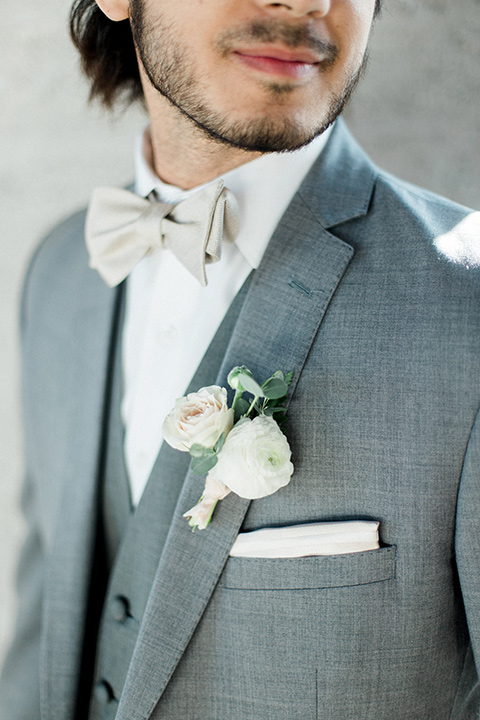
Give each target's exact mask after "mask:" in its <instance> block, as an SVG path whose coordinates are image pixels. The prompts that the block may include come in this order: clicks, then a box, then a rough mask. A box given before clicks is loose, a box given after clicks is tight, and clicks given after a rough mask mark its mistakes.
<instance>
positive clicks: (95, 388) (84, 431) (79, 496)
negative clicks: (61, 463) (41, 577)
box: [41, 271, 120, 720]
mask: <svg viewBox="0 0 480 720" xmlns="http://www.w3.org/2000/svg"><path fill="white" fill-rule="evenodd" d="M83 287H84V296H83V298H82V303H81V304H82V305H83V308H84V309H83V311H82V314H81V315H79V316H78V317H77V321H76V324H75V327H74V332H75V345H76V347H77V348H78V352H77V355H76V357H75V363H74V366H73V367H72V368H65V370H64V372H65V373H68V374H69V379H68V382H67V383H66V384H65V386H66V387H70V388H71V389H72V395H73V394H75V398H76V400H75V406H74V407H73V411H72V407H71V406H70V405H67V407H68V411H69V415H68V418H65V421H66V422H68V423H69V424H70V432H69V438H70V442H69V453H68V460H67V465H66V467H65V468H64V483H63V484H64V490H63V495H62V498H61V503H60V509H59V513H58V522H57V527H56V530H55V536H54V541H53V544H52V552H51V555H50V557H49V560H48V564H47V567H46V583H45V604H44V633H43V638H42V666H41V668H42V687H41V698H42V717H45V718H49V720H70V718H73V717H75V698H76V691H77V684H78V673H79V668H80V666H81V657H82V641H83V633H84V629H85V618H86V614H87V604H88V588H89V585H90V574H91V568H92V562H93V552H94V544H95V539H96V522H97V514H98V502H99V497H98V489H97V475H98V468H99V450H100V447H101V438H102V435H103V419H104V403H105V395H106V393H105V387H106V385H107V378H108V372H109V360H110V356H111V342H112V337H113V335H114V332H115V324H116V322H115V317H116V316H118V306H119V302H118V300H119V298H120V293H119V292H115V291H112V290H109V289H107V288H106V287H105V286H104V284H103V283H101V282H100V283H99V282H98V279H97V277H96V274H95V275H94V274H93V273H91V272H90V271H89V274H88V275H87V276H86V278H85V283H84V286H83ZM112 328H113V331H112Z"/></svg>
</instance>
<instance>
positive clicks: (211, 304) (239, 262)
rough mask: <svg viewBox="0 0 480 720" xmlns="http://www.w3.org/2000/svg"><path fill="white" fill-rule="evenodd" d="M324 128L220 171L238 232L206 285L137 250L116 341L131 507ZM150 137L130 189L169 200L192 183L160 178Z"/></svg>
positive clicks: (139, 150)
mask: <svg viewBox="0 0 480 720" xmlns="http://www.w3.org/2000/svg"><path fill="white" fill-rule="evenodd" d="M329 132H330V130H328V131H327V132H326V133H324V134H323V135H321V136H320V137H318V138H317V139H315V140H314V141H313V142H312V143H310V144H309V145H308V146H307V147H305V148H302V149H301V150H297V151H295V152H292V153H282V154H279V153H272V154H268V155H262V156H261V157H259V158H257V159H256V160H252V161H251V162H249V163H246V164H244V165H241V166H240V167H238V168H235V169H234V170H231V171H230V172H228V173H226V174H225V175H222V179H223V180H224V182H225V186H226V187H227V188H229V189H230V190H231V191H232V192H233V194H234V195H235V197H236V199H237V201H238V205H239V210H240V232H239V235H238V238H237V240H236V242H235V243H234V244H231V243H227V242H224V243H223V245H222V257H221V260H220V261H219V262H218V263H215V264H212V265H207V279H208V285H207V286H206V287H202V286H201V285H200V283H199V282H198V281H197V280H196V279H195V278H194V277H193V276H191V275H190V274H189V273H188V271H187V270H185V268H184V267H183V266H182V265H181V264H180V263H179V261H178V260H177V259H176V258H175V256H174V255H173V254H172V253H171V252H169V251H168V250H167V249H162V250H158V251H156V252H155V253H153V254H152V255H149V256H148V257H146V258H144V259H143V260H142V261H141V262H140V263H139V264H138V265H137V267H136V268H135V269H134V270H133V272H132V273H131V274H130V276H129V278H128V280H127V296H126V315H125V325H124V330H123V345H122V365H123V399H122V420H123V423H124V426H125V446H124V450H125V460H126V466H127V471H128V476H129V481H130V490H131V498H132V503H133V504H134V505H136V504H137V503H138V502H139V500H140V498H141V496H142V493H143V491H144V489H145V485H146V484H147V481H148V478H149V476H150V473H151V470H152V468H153V465H154V463H155V459H156V457H157V455H158V451H159V450H160V447H161V444H162V441H163V438H162V423H163V421H164V419H165V417H166V415H167V414H168V413H169V412H170V410H171V409H172V408H173V406H174V404H175V400H176V399H177V398H178V397H181V396H182V395H184V394H185V389H186V388H187V386H188V384H189V382H190V380H191V378H192V377H193V375H194V373H195V370H196V369H197V366H198V365H199V363H200V361H201V359H202V357H203V355H204V354H205V352H206V350H207V348H208V346H209V345H210V342H211V341H212V339H213V337H214V335H215V333H216V331H217V329H218V327H219V326H220V324H221V322H222V320H223V318H224V316H225V314H226V312H227V310H228V308H229V306H230V304H231V302H232V300H233V299H234V297H235V295H236V294H237V292H238V291H239V290H240V288H241V286H242V285H243V283H244V281H245V280H246V278H247V276H248V275H249V273H250V272H251V270H252V269H255V268H257V267H258V266H259V264H260V261H261V259H262V257H263V254H264V252H265V249H266V247H267V244H268V242H269V240H270V237H271V236H272V234H273V231H274V230H275V228H276V226H277V224H278V222H279V220H280V218H281V217H282V215H283V213H284V212H285V210H286V208H287V207H288V205H289V203H290V201H291V200H292V198H293V196H294V194H295V192H296V191H297V189H298V187H299V186H300V184H301V183H302V181H303V179H304V177H305V176H306V174H307V173H308V171H309V170H310V168H311V166H312V165H313V163H314V162H315V160H316V159H317V157H318V155H319V154H320V152H321V151H322V149H323V147H324V145H325V143H326V140H327V137H328V135H329ZM148 139H149V133H148V130H147V131H145V134H142V135H141V136H140V137H139V138H138V139H137V143H136V153H135V158H136V183H135V192H136V193H137V194H138V195H141V196H143V197H146V196H147V195H149V194H150V193H151V192H152V191H155V193H156V195H157V197H158V199H159V200H162V201H164V202H176V201H179V200H181V199H183V198H184V197H186V196H187V195H189V194H191V193H193V192H195V191H196V190H198V189H199V188H195V189H193V190H189V191H184V190H182V189H180V188H178V187H174V186H172V185H167V184H165V183H163V182H162V181H161V180H159V178H158V177H157V176H156V175H155V174H154V172H153V169H152V168H151V167H150V166H149V163H148V161H147V159H146V157H145V153H144V143H148V141H149V140H148ZM212 182H213V181H212ZM273 369H275V368H273ZM198 389H199V388H198Z"/></svg>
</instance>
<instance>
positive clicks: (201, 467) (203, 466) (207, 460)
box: [190, 450, 218, 475]
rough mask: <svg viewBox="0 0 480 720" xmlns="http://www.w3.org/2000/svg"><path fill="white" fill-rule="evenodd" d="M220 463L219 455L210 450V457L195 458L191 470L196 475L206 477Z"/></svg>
mask: <svg viewBox="0 0 480 720" xmlns="http://www.w3.org/2000/svg"><path fill="white" fill-rule="evenodd" d="M217 462H218V458H217V454H216V453H215V452H214V451H213V450H210V454H209V455H204V456H203V457H194V458H193V460H192V464H191V466H190V467H191V468H192V472H194V473H195V474H196V475H205V474H206V473H208V472H209V471H210V470H211V469H212V468H214V467H215V465H216V464H217Z"/></svg>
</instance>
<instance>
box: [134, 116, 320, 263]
mask: <svg viewBox="0 0 480 720" xmlns="http://www.w3.org/2000/svg"><path fill="white" fill-rule="evenodd" d="M331 130H332V128H329V129H328V130H326V131H325V132H324V133H323V134H322V135H320V136H319V137H317V138H315V139H314V140H313V141H312V142H311V143H309V144H308V145H307V146H306V147H303V148H301V149H300V150H295V151H294V152H290V153H268V154H265V155H262V156H260V157H259V158H256V159H255V160H252V161H250V162H248V163H245V164H243V165H240V166H239V167H237V168H235V169H234V170H230V171H229V172H227V173H225V174H224V175H222V176H221V179H222V180H223V181H224V183H225V186H226V187H227V188H229V190H231V192H232V193H233V194H234V195H235V197H236V199H237V202H238V205H239V209H240V232H239V235H238V238H237V240H236V243H235V244H236V246H237V247H238V249H239V250H240V252H241V253H242V255H243V256H244V257H245V259H246V260H247V262H248V263H249V264H250V265H251V267H252V268H257V267H258V266H259V265H260V262H261V260H262V257H263V254H264V252H265V250H266V247H267V245H268V242H269V240H270V238H271V236H272V234H273V232H274V230H275V228H276V226H277V225H278V223H279V221H280V219H281V217H282V215H283V213H284V212H285V210H286V209H287V207H288V205H289V204H290V202H291V201H292V199H293V196H294V195H295V193H296V191H297V190H298V188H299V187H300V185H301V184H302V181H303V180H304V178H305V176H306V175H307V173H308V171H309V170H310V168H311V167H312V165H313V164H314V162H315V160H316V159H317V158H318V156H319V155H320V153H321V152H322V150H323V148H324V147H325V144H326V142H327V140H328V137H329V135H330V132H331ZM150 147H151V146H150V131H149V128H146V130H145V131H144V132H143V133H140V135H139V136H138V137H137V140H136V145H135V168H136V181H135V192H136V193H137V194H138V195H141V196H142V197H147V196H148V195H150V193H152V192H153V191H155V193H156V195H157V197H158V198H159V199H160V200H162V201H163V202H168V203H173V202H178V201H180V200H182V199H184V198H185V197H187V196H188V195H191V194H193V193H195V192H196V191H197V190H199V189H200V187H204V186H200V187H197V188H193V189H192V190H182V189H181V188H179V187H176V186H174V185H168V184H167V183H164V182H162V180H160V178H159V177H158V176H157V175H156V174H155V172H154V171H153V169H152V167H151V164H150V162H149V159H148V155H151V150H149V148H150ZM216 180H218V178H216ZM211 182H215V180H212V181H211ZM208 184H209V183H206V185H208Z"/></svg>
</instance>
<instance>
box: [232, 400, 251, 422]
mask: <svg viewBox="0 0 480 720" xmlns="http://www.w3.org/2000/svg"><path fill="white" fill-rule="evenodd" d="M249 407H250V403H249V402H247V400H245V398H239V400H237V404H236V405H235V422H237V420H239V419H240V418H241V417H242V415H245V413H246V412H247V410H248V408H249Z"/></svg>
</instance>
